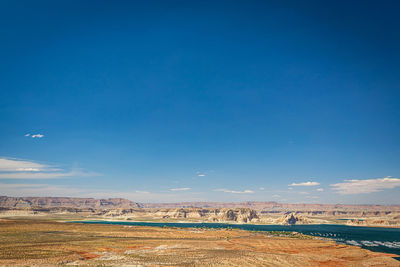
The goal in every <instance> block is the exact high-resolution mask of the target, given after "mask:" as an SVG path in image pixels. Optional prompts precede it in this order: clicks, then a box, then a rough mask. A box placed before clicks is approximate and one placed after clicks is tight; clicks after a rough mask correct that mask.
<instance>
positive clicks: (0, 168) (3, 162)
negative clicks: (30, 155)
mask: <svg viewBox="0 0 400 267" xmlns="http://www.w3.org/2000/svg"><path fill="white" fill-rule="evenodd" d="M51 170H54V168H51V167H50V166H49V165H45V164H41V163H36V162H33V161H27V160H17V159H7V158H0V172H19V171H27V172H38V171H51Z"/></svg>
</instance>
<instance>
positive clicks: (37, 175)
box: [0, 169, 99, 179]
mask: <svg viewBox="0 0 400 267" xmlns="http://www.w3.org/2000/svg"><path fill="white" fill-rule="evenodd" d="M94 176H99V174H98V173H94V172H84V171H82V170H79V169H77V170H72V171H68V172H11V173H0V179H57V178H63V177H94Z"/></svg>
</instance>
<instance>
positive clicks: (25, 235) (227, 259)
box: [0, 219, 400, 266]
mask: <svg viewBox="0 0 400 267" xmlns="http://www.w3.org/2000/svg"><path fill="white" fill-rule="evenodd" d="M392 256H394V255H389V254H383V253H374V252H371V251H368V250H364V249H361V248H359V247H355V246H347V245H341V244H336V243H335V242H333V241H327V240H320V239H314V238H310V237H308V236H304V235H301V234H293V235H289V236H279V233H257V232H249V231H243V230H229V229H219V230H215V229H178V228H157V227H142V226H123V225H100V224H96V225H90V224H80V223H65V222H56V221H53V220H39V219H1V220H0V266H61V265H62V266H64V265H68V266H69V265H84V266H400V262H399V261H397V260H395V259H393V258H391V257H392Z"/></svg>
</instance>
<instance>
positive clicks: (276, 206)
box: [140, 201, 400, 213]
mask: <svg viewBox="0 0 400 267" xmlns="http://www.w3.org/2000/svg"><path fill="white" fill-rule="evenodd" d="M140 206H141V207H143V208H170V209H171V208H230V209H232V208H250V209H254V210H257V211H259V212H263V211H264V212H267V213H274V212H276V213H279V212H283V211H285V212H291V211H314V212H317V211H368V212H374V211H377V212H378V211H385V210H388V211H400V205H346V204H306V203H296V204H290V203H278V202H273V201H269V202H262V201H247V202H178V203H142V204H140Z"/></svg>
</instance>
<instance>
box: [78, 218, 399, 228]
mask: <svg viewBox="0 0 400 267" xmlns="http://www.w3.org/2000/svg"><path fill="white" fill-rule="evenodd" d="M75 221H106V222H107V221H109V222H121V223H130V222H131V223H181V224H185V223H193V224H196V223H197V224H231V225H256V226H306V225H338V226H349V227H365V228H388V229H400V225H396V226H390V225H356V224H354V225H352V224H346V223H344V224H339V223H307V224H301V223H296V224H258V223H236V222H186V221H176V222H171V221H170V222H165V221H164V222H163V221H160V222H155V221H134V220H118V219H116V220H114V219H98V220H97V219H94V220H91V219H82V220H75Z"/></svg>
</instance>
